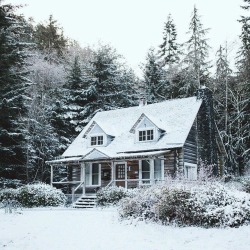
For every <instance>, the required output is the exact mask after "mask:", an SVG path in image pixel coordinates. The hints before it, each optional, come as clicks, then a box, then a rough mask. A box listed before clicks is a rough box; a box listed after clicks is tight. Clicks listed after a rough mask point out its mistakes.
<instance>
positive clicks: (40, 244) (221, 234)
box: [0, 208, 250, 250]
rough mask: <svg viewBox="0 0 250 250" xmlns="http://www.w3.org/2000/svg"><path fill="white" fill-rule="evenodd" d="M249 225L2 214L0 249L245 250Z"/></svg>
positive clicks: (41, 212) (69, 212) (57, 212)
mask: <svg viewBox="0 0 250 250" xmlns="http://www.w3.org/2000/svg"><path fill="white" fill-rule="evenodd" d="M249 233H250V226H242V227H239V228H228V229H214V228H213V229H203V228H196V227H186V228H178V227H172V226H161V225H157V224H152V223H148V224H146V223H145V222H140V221H136V220H132V221H119V219H118V214H117V212H116V209H114V208H109V209H91V210H90V209H89V210H73V209H66V208H65V209H64V208H61V209H25V210H23V211H22V214H4V211H3V210H0V249H6V250H10V249H18V250H22V249H23V250H24V249H25V250H47V249H53V250H57V249H58V250H59V249H60V250H64V249H65V250H66V249H67V250H70V249H89V250H107V249H108V250H113V249H114V250H119V249H120V250H121V249H131V250H133V249H136V250H139V249H144V250H152V249H157V250H160V249H169V250H170V249H172V250H182V249H185V250H189V249H190V250H196V249H199V250H200V249H203V250H211V249H213V250H217V249H218V250H224V249H225V250H235V249H237V250H248V249H249V245H250V237H249Z"/></svg>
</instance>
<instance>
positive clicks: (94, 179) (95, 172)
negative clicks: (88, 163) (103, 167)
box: [92, 163, 99, 185]
mask: <svg viewBox="0 0 250 250" xmlns="http://www.w3.org/2000/svg"><path fill="white" fill-rule="evenodd" d="M98 184H99V164H98V163H93V164H92V185H98Z"/></svg>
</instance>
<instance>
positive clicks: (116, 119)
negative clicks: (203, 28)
mask: <svg viewBox="0 0 250 250" xmlns="http://www.w3.org/2000/svg"><path fill="white" fill-rule="evenodd" d="M201 103H202V100H197V98H196V97H189V98H182V99H173V100H168V101H164V102H160V103H155V104H149V105H146V106H136V107H130V108H123V109H117V110H110V111H104V112H98V113H97V114H96V115H95V116H94V117H93V118H92V119H91V121H90V122H89V123H88V125H87V126H86V127H85V128H84V129H83V130H82V132H81V133H80V134H79V135H78V136H77V138H76V139H75V140H74V141H73V142H72V144H71V145H70V146H69V147H68V149H67V150H66V151H65V152H64V153H63V155H62V156H63V157H74V156H80V155H81V156H83V157H84V156H85V155H87V154H89V153H90V152H91V151H92V150H93V147H89V144H88V139H87V138H86V134H87V133H88V132H89V131H90V130H91V128H92V127H93V125H95V124H98V125H99V126H100V127H101V128H102V129H103V130H104V131H105V132H106V133H107V134H109V135H112V136H114V139H113V141H112V142H111V143H110V144H109V145H107V146H106V147H100V146H99V147H98V150H99V152H101V153H103V154H105V155H106V156H107V157H110V158H115V157H117V156H118V155H119V154H120V155H122V153H123V154H126V155H127V154H128V153H130V154H132V153H137V152H150V151H157V150H158V151H160V150H167V149H171V148H179V147H182V146H183V145H184V143H185V140H186V138H187V136H188V133H189V131H190V129H191V127H192V124H193V122H194V120H195V118H196V115H197V113H198V111H199V108H200V106H201ZM141 116H143V117H144V116H145V117H147V118H148V119H150V120H151V121H152V122H153V123H154V124H155V125H156V126H157V127H159V128H160V129H162V130H163V131H164V130H165V131H167V133H163V134H162V136H161V138H160V139H159V140H158V141H153V142H139V143H138V142H137V143H136V142H135V134H133V133H131V131H130V130H131V128H133V126H134V125H135V123H136V121H138V119H139V118H140V117H141Z"/></svg>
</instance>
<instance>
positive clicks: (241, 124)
mask: <svg viewBox="0 0 250 250" xmlns="http://www.w3.org/2000/svg"><path fill="white" fill-rule="evenodd" d="M244 3H245V5H244V6H242V8H243V9H245V10H247V11H249V9H250V1H249V0H244ZM239 21H240V23H241V24H242V29H241V35H240V39H241V47H240V50H239V52H238V56H237V62H236V66H237V69H238V72H237V88H235V91H234V93H233V94H234V95H233V97H232V98H233V99H232V104H233V111H232V124H231V126H230V128H231V130H232V134H233V137H234V141H233V143H232V146H233V148H234V152H235V158H236V162H237V166H238V172H239V173H240V174H241V173H242V172H243V170H242V168H243V167H242V166H244V165H246V163H247V162H248V161H249V158H250V154H249V148H250V134H249V131H250V123H249V121H250V112H249V110H250V17H249V15H247V16H242V17H241V19H240V20H239Z"/></svg>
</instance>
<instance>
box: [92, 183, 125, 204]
mask: <svg viewBox="0 0 250 250" xmlns="http://www.w3.org/2000/svg"><path fill="white" fill-rule="evenodd" d="M127 196H128V192H127V190H126V189H125V188H123V187H116V186H112V187H104V188H101V189H100V190H98V192H97V193H96V201H97V205H99V206H107V205H111V204H112V205H115V204H117V203H118V202H119V201H120V200H121V199H122V198H125V197H127Z"/></svg>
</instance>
